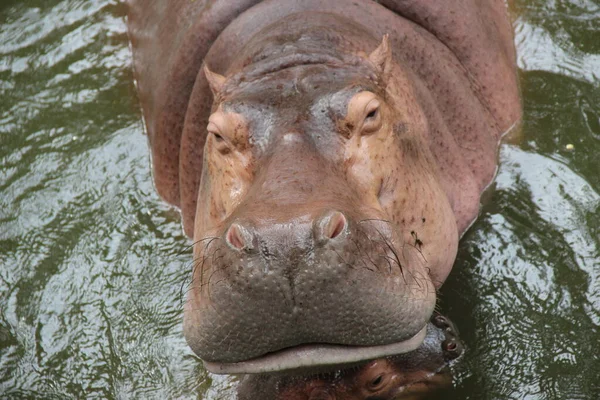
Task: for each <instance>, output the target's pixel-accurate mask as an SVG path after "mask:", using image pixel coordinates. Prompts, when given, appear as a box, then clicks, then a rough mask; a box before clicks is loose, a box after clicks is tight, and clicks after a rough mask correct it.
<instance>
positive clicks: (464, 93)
mask: <svg viewBox="0 0 600 400" xmlns="http://www.w3.org/2000/svg"><path fill="white" fill-rule="evenodd" d="M128 25H129V32H130V37H131V41H132V48H133V55H134V70H135V76H136V79H137V83H138V90H139V95H140V101H141V104H142V109H143V113H144V119H145V122H146V128H147V132H148V136H149V140H150V145H151V148H152V163H153V172H154V180H155V183H156V187H157V190H158V192H159V193H160V194H161V196H162V197H163V198H164V199H165V200H166V201H168V202H169V203H171V204H173V205H175V206H178V207H180V209H181V212H182V218H183V225H184V230H185V232H186V234H188V235H189V236H191V237H193V239H194V261H195V262H194V268H193V273H192V281H191V284H190V287H189V291H188V294H187V303H186V306H185V310H184V333H185V337H186V339H187V342H188V343H189V345H190V347H191V348H192V350H193V351H194V352H195V353H196V354H197V355H198V356H199V357H200V358H202V360H204V362H205V365H206V367H207V369H208V370H209V371H212V372H215V373H264V372H272V371H282V370H292V369H297V368H307V367H323V366H327V365H342V364H347V363H356V362H359V361H364V360H373V359H378V358H383V357H386V356H389V355H392V354H400V353H409V352H413V351H414V350H415V349H417V348H419V346H420V345H421V344H422V342H423V340H424V338H425V336H426V334H427V323H428V321H429V319H430V317H431V315H432V313H433V310H434V306H435V303H436V289H438V288H439V287H440V286H441V285H442V283H443V282H444V280H445V279H446V277H447V275H448V273H449V272H450V269H451V267H452V264H453V263H454V259H455V257H456V251H457V245H458V240H459V237H460V236H461V235H462V234H463V233H464V231H465V230H466V229H467V228H468V226H469V225H470V224H471V223H472V222H473V220H474V219H475V218H476V216H477V213H478V210H479V201H480V195H481V193H482V191H483V190H484V189H485V188H486V187H487V186H488V185H489V184H490V182H491V181H492V179H493V177H494V174H495V171H496V164H497V150H498V143H499V141H500V139H501V137H502V136H503V134H505V133H506V132H507V131H509V130H510V129H511V128H512V127H514V126H515V124H516V123H517V121H518V120H519V119H520V113H521V109H520V102H519V95H518V87H517V81H516V73H515V55H514V48H513V44H512V34H511V29H510V28H511V27H510V23H509V20H508V17H507V10H506V8H505V5H504V1H502V0H489V1H485V2H481V1H476V0H454V1H447V2H446V1H444V2H440V1H435V0H395V1H394V0H390V1H384V0H381V1H378V2H375V1H350V0H337V1H317V0H304V1H300V0H296V1H294V0H279V1H275V0H273V1H262V2H261V1H256V0H253V1H251V0H240V1H218V0H216V1H203V0H194V1H190V0H185V1H184V0H181V1H167V0H162V1H161V0H130V1H129V20H128ZM409 354H412V353H409Z"/></svg>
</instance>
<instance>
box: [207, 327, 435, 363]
mask: <svg viewBox="0 0 600 400" xmlns="http://www.w3.org/2000/svg"><path fill="white" fill-rule="evenodd" d="M426 333H427V327H426V326H425V327H423V329H421V330H420V331H419V332H418V333H417V334H416V335H414V336H413V337H411V338H409V339H407V340H404V341H401V342H397V343H391V344H386V345H380V346H344V345H332V344H307V345H300V346H295V347H291V348H287V349H283V350H280V351H276V352H273V353H269V354H266V355H264V356H261V357H256V358H253V359H251V360H247V361H240V362H235V363H219V362H209V361H204V366H205V367H206V369H207V370H208V371H210V372H212V373H215V374H256V373H265V372H276V371H283V370H292V369H298V368H310V367H319V366H327V365H339V364H348V363H353V362H358V361H364V360H369V359H375V358H380V357H385V356H390V355H395V354H402V353H408V352H410V351H413V350H415V349H417V348H418V347H419V346H420V345H421V343H423V340H424V338H425V335H426Z"/></svg>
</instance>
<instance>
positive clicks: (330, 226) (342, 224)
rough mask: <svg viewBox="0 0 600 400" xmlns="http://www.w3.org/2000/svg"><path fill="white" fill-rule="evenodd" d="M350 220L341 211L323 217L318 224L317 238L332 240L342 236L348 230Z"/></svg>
mask: <svg viewBox="0 0 600 400" xmlns="http://www.w3.org/2000/svg"><path fill="white" fill-rule="evenodd" d="M347 226H348V220H347V219H346V216H345V215H344V214H342V213H341V212H339V211H332V212H329V213H327V214H326V215H325V216H323V217H322V218H321V219H320V220H319V222H318V224H317V238H318V239H320V240H325V241H327V240H331V239H335V238H336V237H338V236H340V235H341V234H342V232H344V231H345V230H346V227H347Z"/></svg>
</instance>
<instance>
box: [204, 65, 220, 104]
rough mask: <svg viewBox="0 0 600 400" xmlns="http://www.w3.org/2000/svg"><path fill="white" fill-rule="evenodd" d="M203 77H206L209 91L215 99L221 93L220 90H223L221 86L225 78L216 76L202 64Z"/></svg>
mask: <svg viewBox="0 0 600 400" xmlns="http://www.w3.org/2000/svg"><path fill="white" fill-rule="evenodd" d="M203 69H204V75H206V80H207V81H208V85H209V86H210V90H211V91H212V93H213V96H215V97H217V95H218V94H219V93H220V92H221V89H223V84H224V83H225V80H226V78H225V77H224V76H223V75H221V74H217V73H216V72H212V71H211V70H210V69H208V65H206V64H204V67H203Z"/></svg>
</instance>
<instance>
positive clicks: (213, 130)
mask: <svg viewBox="0 0 600 400" xmlns="http://www.w3.org/2000/svg"><path fill="white" fill-rule="evenodd" d="M207 130H208V133H209V134H211V135H213V138H214V142H215V148H216V149H217V150H218V151H219V152H221V153H222V154H226V153H229V145H228V144H227V141H226V140H225V138H224V137H223V136H222V135H221V133H220V132H219V128H218V127H217V125H215V124H214V123H212V122H210V123H209V124H208V127H207Z"/></svg>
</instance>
